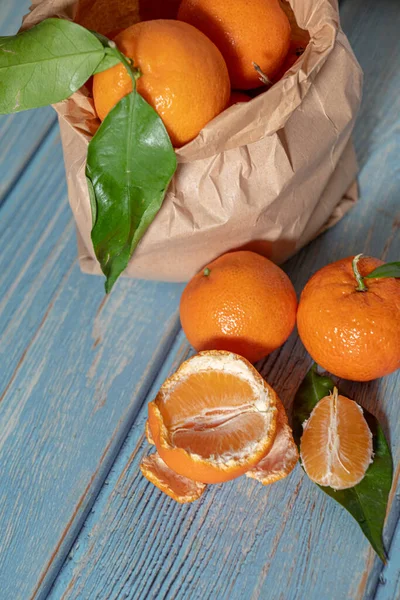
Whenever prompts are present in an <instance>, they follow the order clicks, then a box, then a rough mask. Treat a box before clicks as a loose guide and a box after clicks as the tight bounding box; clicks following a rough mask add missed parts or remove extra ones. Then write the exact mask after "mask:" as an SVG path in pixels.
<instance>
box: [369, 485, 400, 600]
mask: <svg viewBox="0 0 400 600" xmlns="http://www.w3.org/2000/svg"><path fill="white" fill-rule="evenodd" d="M396 502H397V503H398V504H399V502H400V495H399V494H397V496H396ZM399 557H400V521H399V522H398V523H397V527H396V531H395V533H394V536H393V540H392V544H391V547H390V558H389V560H388V562H387V565H386V566H385V568H384V569H383V570H382V573H381V575H380V577H379V579H378V587H377V590H376V596H375V598H376V600H397V598H400V560H399Z"/></svg>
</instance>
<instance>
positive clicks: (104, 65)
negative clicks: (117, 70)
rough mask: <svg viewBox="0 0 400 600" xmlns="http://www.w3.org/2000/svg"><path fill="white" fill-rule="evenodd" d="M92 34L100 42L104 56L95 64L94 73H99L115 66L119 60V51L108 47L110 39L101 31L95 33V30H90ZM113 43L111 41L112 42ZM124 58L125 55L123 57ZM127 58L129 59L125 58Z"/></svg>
mask: <svg viewBox="0 0 400 600" xmlns="http://www.w3.org/2000/svg"><path fill="white" fill-rule="evenodd" d="M92 34H93V35H95V36H96V37H97V39H98V40H99V41H100V42H101V44H102V45H103V47H104V58H103V60H102V61H101V63H100V64H99V65H98V66H97V68H96V70H95V72H94V74H96V73H101V72H102V71H106V70H107V69H110V68H111V67H115V65H117V64H118V63H120V62H121V58H120V55H119V54H120V53H119V52H118V53H117V52H115V50H114V49H112V48H111V47H110V40H109V39H108V38H107V37H106V36H105V35H102V34H101V33H97V31H92ZM112 43H113V42H112ZM125 58H126V57H125ZM127 60H129V59H127Z"/></svg>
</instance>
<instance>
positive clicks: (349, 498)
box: [293, 365, 393, 562]
mask: <svg viewBox="0 0 400 600" xmlns="http://www.w3.org/2000/svg"><path fill="white" fill-rule="evenodd" d="M333 387H334V384H333V381H332V380H331V379H330V378H329V377H326V376H322V375H319V374H318V373H317V369H316V365H314V366H313V367H312V368H311V370H310V371H309V372H308V373H307V375H306V377H305V379H304V380H303V382H302V384H301V385H300V388H299V390H298V392H297V394H296V397H295V399H294V402H293V424H294V436H295V440H296V443H297V444H299V442H300V437H301V434H302V424H303V423H304V421H306V420H307V419H308V418H309V416H310V413H311V411H312V410H313V408H314V407H315V405H316V404H317V403H318V402H319V401H320V400H321V398H324V397H325V396H327V395H328V394H329V392H330V391H332V390H333ZM364 417H365V418H366V420H367V423H368V425H369V427H370V429H371V431H372V434H373V446H374V459H373V462H372V463H371V465H370V466H369V468H368V470H367V472H366V474H365V477H364V479H362V481H361V482H360V483H359V484H358V485H356V486H354V487H353V488H349V489H347V490H338V491H335V490H333V489H332V488H330V487H325V486H324V487H322V486H318V487H319V488H320V489H321V490H322V491H323V492H325V494H328V496H330V497H331V498H333V500H335V501H336V502H339V504H341V505H342V506H343V507H344V508H345V509H346V510H347V511H348V512H349V513H350V514H351V515H352V517H354V519H355V520H356V521H357V523H358V524H359V526H360V527H361V529H362V531H363V533H364V535H365V536H366V538H367V539H368V540H369V542H370V544H371V546H372V547H373V549H374V550H375V552H376V553H377V555H378V556H379V558H380V559H381V560H382V561H384V562H385V560H386V553H385V548H384V545H383V541H382V531H383V525H384V521H385V516H386V509H387V502H388V498H389V493H390V488H391V486H392V477H393V462H392V456H391V453H390V448H389V445H388V443H387V441H386V438H385V435H384V433H383V430H382V427H381V426H380V424H379V422H378V421H377V419H376V418H375V417H374V416H373V415H371V414H370V413H369V412H368V411H366V410H365V409H364Z"/></svg>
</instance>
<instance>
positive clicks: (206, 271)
mask: <svg viewBox="0 0 400 600" xmlns="http://www.w3.org/2000/svg"><path fill="white" fill-rule="evenodd" d="M210 273H211V271H210V269H209V268H208V267H206V268H205V269H204V271H203V275H204V277H208V276H209V275H210Z"/></svg>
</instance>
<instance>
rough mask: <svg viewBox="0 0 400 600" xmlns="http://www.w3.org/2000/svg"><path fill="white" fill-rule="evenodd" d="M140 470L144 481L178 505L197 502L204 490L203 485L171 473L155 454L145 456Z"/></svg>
mask: <svg viewBox="0 0 400 600" xmlns="http://www.w3.org/2000/svg"><path fill="white" fill-rule="evenodd" d="M140 470H141V472H142V474H143V475H144V477H146V479H148V480H149V481H150V482H151V483H153V484H154V485H155V486H156V487H158V489H159V490H161V491H162V492H164V494H167V496H170V497H171V498H173V499H174V500H176V501H177V502H179V503H180V504H185V503H187V502H194V500H198V499H199V498H200V496H201V495H202V494H203V493H204V491H205V489H206V486H205V485H204V484H203V483H199V482H197V481H192V480H191V479H188V478H187V477H182V476H181V475H178V474H177V473H175V472H174V471H172V470H171V469H170V468H169V467H168V466H167V465H166V464H165V462H164V461H163V460H162V458H161V457H160V456H159V454H157V453H155V454H150V455H149V456H145V457H144V458H143V459H142V462H141V463H140Z"/></svg>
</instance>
